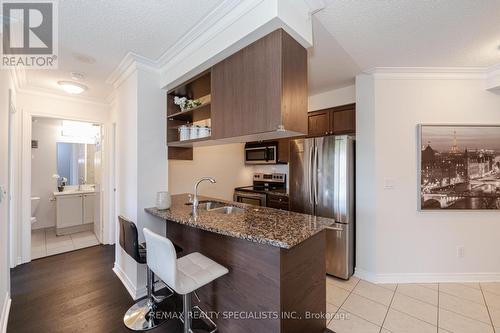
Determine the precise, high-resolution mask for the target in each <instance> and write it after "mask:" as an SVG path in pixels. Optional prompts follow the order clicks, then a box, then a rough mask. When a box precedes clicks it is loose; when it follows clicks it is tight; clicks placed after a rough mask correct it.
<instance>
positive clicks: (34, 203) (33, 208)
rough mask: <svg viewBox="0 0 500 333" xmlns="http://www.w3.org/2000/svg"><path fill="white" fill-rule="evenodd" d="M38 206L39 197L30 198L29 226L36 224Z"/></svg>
mask: <svg viewBox="0 0 500 333" xmlns="http://www.w3.org/2000/svg"><path fill="white" fill-rule="evenodd" d="M39 204H40V197H31V224H33V223H35V222H36V212H37V210H38V205H39Z"/></svg>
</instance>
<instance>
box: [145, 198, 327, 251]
mask: <svg viewBox="0 0 500 333" xmlns="http://www.w3.org/2000/svg"><path fill="white" fill-rule="evenodd" d="M200 200H211V201H217V202H221V203H224V204H227V205H231V206H236V207H240V208H243V212H237V213H233V214H227V215H226V214H223V213H221V212H220V211H216V210H213V211H207V210H204V209H201V208H200V209H199V210H198V216H197V217H196V218H194V217H193V216H192V206H191V205H186V203H187V202H188V194H178V195H173V196H172V205H171V207H170V209H167V210H159V209H156V208H146V209H145V211H146V212H148V213H150V214H152V215H154V216H157V217H159V218H162V219H165V220H169V221H173V222H177V223H180V224H184V225H188V226H191V227H194V228H199V229H202V230H207V231H211V232H215V233H218V234H221V235H226V236H230V237H235V238H240V239H245V240H248V241H251V242H255V243H261V244H268V245H272V246H275V247H280V248H284V249H290V248H292V247H294V246H295V245H298V244H300V243H301V242H303V241H305V240H306V239H308V238H310V237H312V236H314V235H316V234H317V233H318V232H320V231H322V230H324V229H325V228H326V227H328V226H330V225H332V224H333V223H334V222H335V221H334V220H333V219H329V218H324V217H318V216H312V215H306V214H300V213H294V212H289V211H284V210H279V209H273V208H267V207H260V206H252V205H247V204H242V203H237V202H232V201H226V200H220V199H214V198H209V197H204V196H200Z"/></svg>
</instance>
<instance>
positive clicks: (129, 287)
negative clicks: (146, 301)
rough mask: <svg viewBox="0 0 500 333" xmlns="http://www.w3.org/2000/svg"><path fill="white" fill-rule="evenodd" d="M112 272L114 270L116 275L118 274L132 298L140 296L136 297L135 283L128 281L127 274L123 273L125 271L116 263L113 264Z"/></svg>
mask: <svg viewBox="0 0 500 333" xmlns="http://www.w3.org/2000/svg"><path fill="white" fill-rule="evenodd" d="M113 272H115V274H116V276H118V278H119V279H120V281H121V282H122V283H123V285H124V286H125V289H127V291H128V293H129V294H130V296H132V298H133V299H134V300H136V299H139V298H140V297H137V296H138V295H137V288H136V286H135V284H133V283H132V281H130V279H129V278H128V276H127V274H125V272H124V271H123V270H122V269H121V268H120V267H119V266H117V265H116V263H115V264H114V266H113Z"/></svg>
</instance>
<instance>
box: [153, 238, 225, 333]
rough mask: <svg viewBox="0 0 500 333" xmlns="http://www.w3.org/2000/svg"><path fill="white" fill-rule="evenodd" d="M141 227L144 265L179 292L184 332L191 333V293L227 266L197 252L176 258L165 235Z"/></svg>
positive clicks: (220, 273)
mask: <svg viewBox="0 0 500 333" xmlns="http://www.w3.org/2000/svg"><path fill="white" fill-rule="evenodd" d="M143 231H144V238H145V239H146V244H148V251H147V254H146V255H147V265H148V267H149V269H150V270H151V271H153V273H154V274H156V276H157V277H159V278H160V279H161V280H162V281H163V282H165V283H166V284H167V285H168V286H169V287H170V288H172V289H173V290H174V291H175V292H176V293H177V294H179V295H182V298H183V315H184V333H191V332H192V331H191V317H192V316H191V294H192V293H193V292H194V291H195V290H196V289H199V288H201V287H203V286H204V285H206V284H208V283H210V282H212V281H214V280H215V279H217V278H219V277H221V276H223V275H225V274H227V273H228V272H229V270H228V269H227V268H226V267H224V266H222V265H219V264H218V263H216V262H215V261H213V260H212V259H209V258H207V257H205V256H204V255H202V254H201V253H198V252H194V253H190V254H188V255H186V256H184V257H182V258H179V259H177V253H176V252H175V247H174V245H173V244H172V242H171V241H170V240H169V239H168V238H166V237H163V236H160V235H158V234H156V233H154V232H152V231H151V230H149V229H147V228H144V229H143ZM214 331H215V330H214Z"/></svg>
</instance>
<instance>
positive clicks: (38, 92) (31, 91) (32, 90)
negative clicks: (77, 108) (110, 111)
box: [16, 86, 109, 107]
mask: <svg viewBox="0 0 500 333" xmlns="http://www.w3.org/2000/svg"><path fill="white" fill-rule="evenodd" d="M16 90H17V93H21V94H28V95H35V96H42V97H49V98H54V99H58V100H63V101H68V102H73V103H85V104H92V105H98V106H101V107H108V106H109V103H107V102H103V101H101V100H98V99H94V98H90V97H85V96H78V97H77V96H66V95H62V94H58V93H55V92H54V91H52V90H49V89H43V88H39V87H29V86H25V87H20V88H17V89H16Z"/></svg>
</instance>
